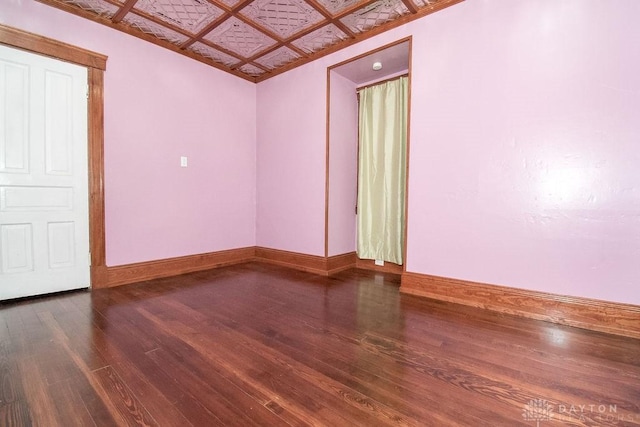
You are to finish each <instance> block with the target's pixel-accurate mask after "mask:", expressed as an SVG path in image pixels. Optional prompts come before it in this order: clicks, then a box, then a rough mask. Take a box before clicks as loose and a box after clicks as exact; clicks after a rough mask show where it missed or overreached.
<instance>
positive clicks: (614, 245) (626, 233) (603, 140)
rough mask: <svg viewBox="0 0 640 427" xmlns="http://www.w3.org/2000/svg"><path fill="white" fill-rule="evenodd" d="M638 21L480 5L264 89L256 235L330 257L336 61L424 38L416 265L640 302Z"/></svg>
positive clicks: (572, 9) (608, 14)
mask: <svg viewBox="0 0 640 427" xmlns="http://www.w3.org/2000/svg"><path fill="white" fill-rule="evenodd" d="M635 16H640V2H637V1H635V0H626V1H618V2H616V3H615V4H613V5H612V4H603V3H599V2H596V1H582V0H575V1H565V2H554V1H532V0H519V1H509V2H504V1H489V0H485V1H481V0H468V1H466V2H464V3H462V4H459V5H456V6H453V7H451V8H449V9H447V10H444V11H441V12H438V13H436V14H434V15H431V16H428V17H425V18H424V19H421V20H418V21H414V22H411V23H409V24H407V25H405V26H403V27H402V28H398V29H394V30H392V31H389V32H386V33H384V34H381V35H379V36H377V37H375V38H372V39H369V40H366V41H364V42H362V43H359V44H357V45H354V46H352V47H349V48H347V49H345V50H342V51H340V52H337V53H335V54H332V55H329V56H326V57H324V58H321V59H319V60H317V61H315V62H314V63H312V64H308V65H306V66H303V67H301V68H298V69H296V70H294V71H292V72H290V73H286V74H284V75H281V76H279V77H277V78H275V79H271V80H268V81H266V82H263V83H260V84H259V85H258V182H259V187H258V231H257V232H258V234H257V239H258V242H259V243H260V244H261V245H263V246H271V247H277V248H281V249H289V250H302V251H303V252H307V253H313V254H320V253H321V251H320V249H319V248H321V247H322V244H323V238H324V236H323V231H324V230H323V228H322V226H321V221H320V220H319V219H318V216H319V215H320V214H321V212H322V209H323V197H324V193H323V191H322V185H321V181H322V178H323V177H324V173H325V171H324V163H323V159H324V154H323V148H324V135H325V133H324V125H325V122H324V121H325V115H324V109H325V106H326V98H325V96H326V95H325V80H326V67H328V66H331V65H333V64H336V63H339V62H341V61H343V60H345V59H348V58H351V57H354V56H357V55H359V54H362V53H365V52H367V51H369V50H372V49H374V48H376V47H379V46H382V45H385V44H387V43H389V42H392V41H395V40H398V39H400V38H402V37H406V36H408V35H413V46H414V48H413V58H412V62H413V64H412V73H413V74H412V106H411V129H410V139H411V155H410V179H409V181H410V182H409V206H408V216H409V225H408V227H409V228H408V232H409V236H408V257H407V268H408V270H409V271H413V272H418V273H425V274H434V275H442V276H448V277H454V278H461V279H466V280H473V281H480V282H487V283H493V284H503V285H508V286H513V287H522V288H527V289H532V290H538V291H546V292H553V293H557V294H566V295H575V296H583V297H591V298H599V299H604V300H611V301H619V302H627V303H634V304H640V290H639V288H638V285H637V283H638V281H639V280H640V263H638V260H640V193H639V190H638V186H639V185H640V168H638V167H637V165H638V164H640V158H639V157H640V144H638V141H639V140H640V120H638V117H640V96H638V95H639V94H640V51H639V50H638V42H639V39H640V27H638V26H637V25H636V23H635V20H634V18H633V17H635ZM282 101H284V102H286V103H287V104H288V105H289V106H288V108H285V107H278V108H272V106H274V105H278V103H280V102H282ZM276 123H282V124H284V123H287V124H288V125H287V126H277V125H276ZM285 127H286V130H283V129H282V128H285ZM301 144H304V146H305V148H304V151H300V145H301ZM289 149H293V151H294V153H295V154H291V153H289V151H288V150H289ZM287 153H289V154H287ZM294 158H295V159H296V160H297V162H296V163H295V164H293V162H292V160H293V159H294ZM284 179H286V180H287V181H290V182H295V184H294V186H295V191H294V190H292V189H286V190H284V191H281V190H279V189H278V182H282V180H284ZM304 189H306V192H305V190H304ZM261 224H262V226H261ZM271 225H277V229H273V228H270V226H271Z"/></svg>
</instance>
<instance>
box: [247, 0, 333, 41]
mask: <svg viewBox="0 0 640 427" xmlns="http://www.w3.org/2000/svg"><path fill="white" fill-rule="evenodd" d="M240 13H242V14H243V15H244V16H246V17H247V18H250V19H252V20H253V21H255V22H256V23H257V24H259V25H260V26H262V27H264V28H267V29H269V30H271V31H273V32H274V33H276V34H278V35H279V36H280V37H282V38H284V39H286V38H289V37H291V36H292V35H293V34H296V33H298V32H300V31H302V30H304V29H305V28H307V27H309V26H311V25H313V24H315V23H317V22H320V21H321V20H322V19H323V18H324V17H323V16H322V15H321V14H320V12H318V11H317V10H315V9H314V8H313V7H311V6H309V4H307V3H306V2H305V1H304V0H256V1H254V2H253V3H251V4H250V5H248V6H247V7H245V8H244V9H242V11H241V12H240Z"/></svg>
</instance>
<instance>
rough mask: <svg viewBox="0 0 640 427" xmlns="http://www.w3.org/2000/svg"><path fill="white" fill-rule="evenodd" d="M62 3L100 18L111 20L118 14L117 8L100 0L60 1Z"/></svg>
mask: <svg viewBox="0 0 640 427" xmlns="http://www.w3.org/2000/svg"><path fill="white" fill-rule="evenodd" d="M62 1H63V2H64V3H67V4H72V5H74V6H78V7H79V8H81V9H83V10H87V11H89V12H93V13H96V14H98V15H100V16H106V17H107V18H112V17H113V16H114V15H115V14H116V13H117V12H118V6H114V5H112V4H110V3H107V2H104V1H102V0H62Z"/></svg>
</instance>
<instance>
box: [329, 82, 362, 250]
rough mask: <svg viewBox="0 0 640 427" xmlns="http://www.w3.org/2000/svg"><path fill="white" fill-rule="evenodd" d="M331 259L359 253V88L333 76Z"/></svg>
mask: <svg viewBox="0 0 640 427" xmlns="http://www.w3.org/2000/svg"><path fill="white" fill-rule="evenodd" d="M330 87H331V97H330V118H329V141H330V142H329V144H330V149H329V156H330V159H329V254H328V255H329V256H333V255H340V254H344V253H348V252H353V251H355V250H356V214H355V206H356V198H357V194H358V189H357V182H358V176H357V174H358V163H357V162H358V102H357V100H356V84H355V83H354V82H352V81H351V80H349V79H347V78H345V77H342V76H341V75H339V74H338V73H337V72H335V71H332V72H331V83H330Z"/></svg>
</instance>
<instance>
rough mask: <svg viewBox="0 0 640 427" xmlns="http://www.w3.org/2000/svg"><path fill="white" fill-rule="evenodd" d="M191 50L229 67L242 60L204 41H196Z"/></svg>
mask: <svg viewBox="0 0 640 427" xmlns="http://www.w3.org/2000/svg"><path fill="white" fill-rule="evenodd" d="M189 50H191V51H193V52H195V53H197V54H199V55H202V56H204V57H206V58H209V59H212V60H213V61H215V62H217V63H219V64H222V65H225V66H227V67H233V66H234V65H236V64H237V63H238V62H240V60H239V59H238V58H234V57H233V56H231V55H228V54H226V53H224V52H221V51H219V50H217V49H214V48H212V47H211V46H207V45H206V44H204V43H200V42H196V43H194V44H193V45H191V46H190V47H189Z"/></svg>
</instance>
